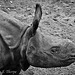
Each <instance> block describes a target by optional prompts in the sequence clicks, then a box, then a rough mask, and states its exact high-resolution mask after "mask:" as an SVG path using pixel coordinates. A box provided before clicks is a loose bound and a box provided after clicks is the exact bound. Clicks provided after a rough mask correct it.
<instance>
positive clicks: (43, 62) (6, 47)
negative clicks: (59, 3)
mask: <svg viewBox="0 0 75 75" xmlns="http://www.w3.org/2000/svg"><path fill="white" fill-rule="evenodd" d="M41 17H42V8H41V6H40V5H39V4H36V7H35V16H34V19H33V22H32V25H31V26H29V27H28V26H27V27H24V28H21V27H20V25H17V24H16V23H15V22H13V21H11V20H7V21H6V22H7V23H3V22H2V21H0V24H1V25H2V26H1V27H3V25H4V26H6V25H7V27H6V28H5V27H3V28H5V29H6V30H7V31H8V33H9V34H11V35H12V37H13V38H12V39H14V40H15V41H12V42H10V43H8V42H7V41H6V39H7V38H5V36H4V35H3V34H0V49H1V50H0V51H1V55H0V57H1V58H0V70H1V71H2V70H4V72H5V73H4V74H5V75H6V74H7V75H9V74H8V73H6V70H11V71H16V73H15V74H13V73H11V74H12V75H18V74H19V72H20V70H21V69H22V70H24V71H25V70H26V69H28V67H29V66H30V65H32V66H34V67H40V68H52V67H64V66H68V65H70V64H71V63H73V62H74V61H75V44H73V43H72V42H67V43H65V44H64V45H63V44H62V43H60V44H57V45H52V44H50V42H49V41H48V40H47V38H48V39H50V38H49V37H47V36H45V35H43V34H41V32H40V31H39V30H38V25H39V22H40V20H41ZM5 24H6V25H5ZM8 25H9V26H8ZM12 28H14V29H12ZM11 29H12V30H11ZM0 30H1V29H0ZM10 30H11V31H10ZM13 30H14V31H13ZM8 33H7V32H6V34H7V35H8ZM2 35H3V36H2ZM64 42H65V41H64ZM4 74H3V75H4Z"/></svg>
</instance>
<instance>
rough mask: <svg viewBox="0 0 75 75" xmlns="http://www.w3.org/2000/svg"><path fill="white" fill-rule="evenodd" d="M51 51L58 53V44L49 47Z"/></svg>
mask: <svg viewBox="0 0 75 75" xmlns="http://www.w3.org/2000/svg"><path fill="white" fill-rule="evenodd" d="M50 51H51V53H56V54H57V53H60V51H61V49H60V47H59V46H53V47H51V48H50Z"/></svg>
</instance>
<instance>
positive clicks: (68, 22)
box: [0, 0, 75, 75]
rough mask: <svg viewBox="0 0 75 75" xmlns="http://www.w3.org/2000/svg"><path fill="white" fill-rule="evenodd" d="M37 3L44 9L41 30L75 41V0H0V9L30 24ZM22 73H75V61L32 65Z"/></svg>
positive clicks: (21, 74)
mask: <svg viewBox="0 0 75 75" xmlns="http://www.w3.org/2000/svg"><path fill="white" fill-rule="evenodd" d="M36 3H40V4H41V6H42V11H43V16H42V19H41V21H40V24H39V29H40V30H41V32H42V33H44V34H46V35H50V36H52V37H57V38H58V39H59V38H62V39H69V40H71V41H72V42H74V43H75V38H74V37H75V1H74V0H0V9H1V10H3V11H4V12H6V13H8V14H10V15H12V16H13V17H14V18H16V19H17V20H19V21H20V22H21V23H22V24H23V25H30V24H31V23H32V21H33V17H34V12H35V9H34V7H35V4H36ZM20 75H75V63H73V64H71V65H69V66H67V67H58V68H36V67H33V66H30V67H29V69H28V70H27V71H21V72H20Z"/></svg>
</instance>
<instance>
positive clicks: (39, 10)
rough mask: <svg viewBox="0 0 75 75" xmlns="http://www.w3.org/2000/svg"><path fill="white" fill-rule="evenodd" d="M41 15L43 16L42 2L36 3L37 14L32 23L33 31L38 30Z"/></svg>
mask: <svg viewBox="0 0 75 75" xmlns="http://www.w3.org/2000/svg"><path fill="white" fill-rule="evenodd" d="M41 17H42V8H41V6H40V4H36V7H35V16H34V19H33V23H32V29H33V33H35V32H36V30H37V28H38V25H39V22H40V19H41Z"/></svg>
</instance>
